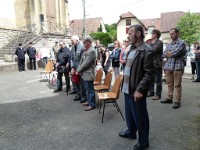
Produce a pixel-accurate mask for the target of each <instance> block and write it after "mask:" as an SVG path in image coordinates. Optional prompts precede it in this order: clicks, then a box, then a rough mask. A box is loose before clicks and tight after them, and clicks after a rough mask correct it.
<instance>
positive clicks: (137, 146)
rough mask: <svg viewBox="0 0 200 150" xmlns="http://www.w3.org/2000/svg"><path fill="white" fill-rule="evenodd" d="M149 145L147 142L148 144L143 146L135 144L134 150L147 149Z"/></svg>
mask: <svg viewBox="0 0 200 150" xmlns="http://www.w3.org/2000/svg"><path fill="white" fill-rule="evenodd" d="M148 147H149V144H147V145H146V146H141V145H140V144H139V143H137V144H135V145H134V147H133V150H145V149H147V148H148Z"/></svg>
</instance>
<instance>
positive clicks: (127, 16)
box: [120, 11, 136, 19]
mask: <svg viewBox="0 0 200 150" xmlns="http://www.w3.org/2000/svg"><path fill="white" fill-rule="evenodd" d="M135 17H136V16H134V15H133V14H132V13H131V12H130V11H129V12H127V13H124V14H122V15H121V16H120V19H124V18H135Z"/></svg>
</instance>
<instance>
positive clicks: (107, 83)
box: [94, 70, 112, 92]
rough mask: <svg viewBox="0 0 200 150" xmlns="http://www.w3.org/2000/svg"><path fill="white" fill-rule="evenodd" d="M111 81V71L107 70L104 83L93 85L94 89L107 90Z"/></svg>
mask: <svg viewBox="0 0 200 150" xmlns="http://www.w3.org/2000/svg"><path fill="white" fill-rule="evenodd" d="M111 82H112V71H111V70H110V71H108V73H107V75H106V77H105V80H104V83H103V84H101V85H96V86H94V89H95V91H97V92H99V91H102V90H103V91H108V90H109V89H110V85H111Z"/></svg>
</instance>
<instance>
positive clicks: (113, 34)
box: [105, 23, 117, 41]
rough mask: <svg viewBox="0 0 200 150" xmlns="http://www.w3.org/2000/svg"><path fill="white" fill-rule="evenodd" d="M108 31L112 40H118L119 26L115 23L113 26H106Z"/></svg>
mask: <svg viewBox="0 0 200 150" xmlns="http://www.w3.org/2000/svg"><path fill="white" fill-rule="evenodd" d="M105 28H106V31H107V32H108V33H110V35H111V37H112V40H113V41H115V40H116V39H117V24H116V23H113V24H111V25H108V24H105Z"/></svg>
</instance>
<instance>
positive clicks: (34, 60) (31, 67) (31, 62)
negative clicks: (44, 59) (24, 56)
mask: <svg viewBox="0 0 200 150" xmlns="http://www.w3.org/2000/svg"><path fill="white" fill-rule="evenodd" d="M29 60H30V69H31V70H32V69H33V67H34V70H35V69H36V59H35V58H29Z"/></svg>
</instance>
